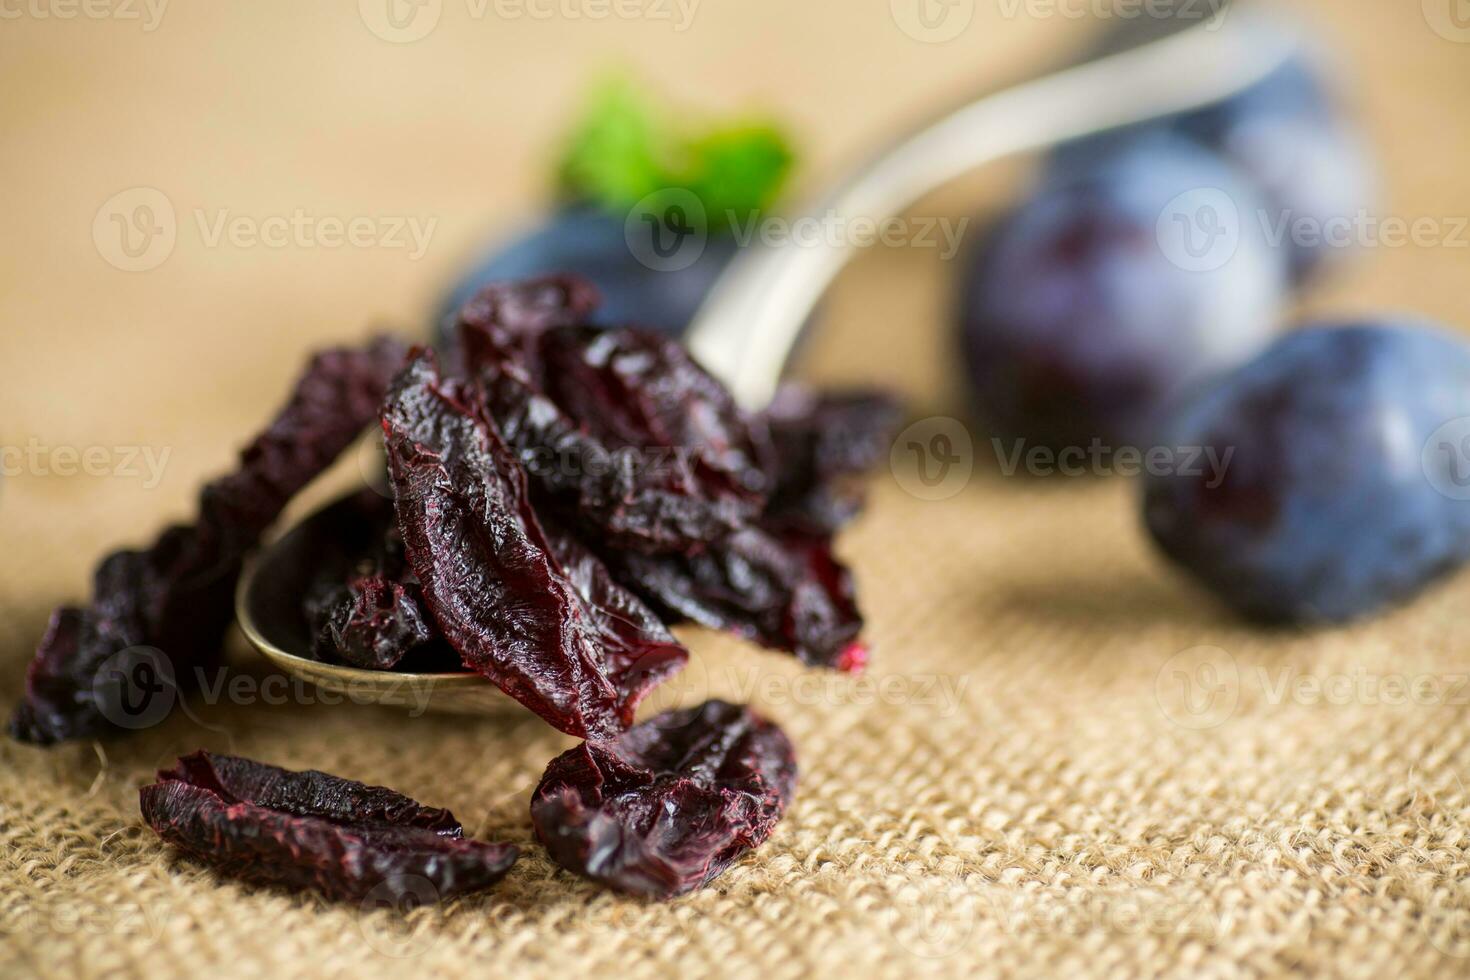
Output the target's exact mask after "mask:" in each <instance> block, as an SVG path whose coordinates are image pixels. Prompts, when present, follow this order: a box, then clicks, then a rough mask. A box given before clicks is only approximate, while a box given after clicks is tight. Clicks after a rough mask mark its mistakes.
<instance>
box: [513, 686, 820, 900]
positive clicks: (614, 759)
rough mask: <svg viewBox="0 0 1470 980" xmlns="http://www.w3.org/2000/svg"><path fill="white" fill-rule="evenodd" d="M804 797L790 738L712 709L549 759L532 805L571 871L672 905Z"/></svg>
mask: <svg viewBox="0 0 1470 980" xmlns="http://www.w3.org/2000/svg"><path fill="white" fill-rule="evenodd" d="M795 791H796V756H795V753H794V751H793V750H792V747H791V742H790V740H789V739H787V737H786V734H785V733H784V732H782V731H781V729H780V728H778V727H776V726H775V725H774V724H772V723H771V722H769V721H766V720H765V719H763V718H761V717H759V716H758V715H756V714H755V713H754V712H752V711H751V710H750V709H749V708H746V707H744V706H742V705H735V704H727V703H725V702H723V701H709V702H706V703H705V704H703V705H701V706H700V707H697V708H690V709H686V710H683V711H671V712H667V713H665V714H663V715H660V716H658V717H656V718H654V719H652V720H650V721H647V722H644V723H643V724H640V725H636V726H634V727H633V728H631V729H629V730H628V732H627V733H626V734H625V735H623V736H621V737H620V738H618V739H616V740H614V741H611V742H587V743H584V744H583V745H581V746H579V747H578V748H575V749H572V750H571V751H569V752H565V753H563V754H561V755H559V756H557V757H556V758H555V759H553V760H552V762H551V765H550V766H548V767H547V769H546V775H544V776H542V777H541V783H540V785H538V786H537V787H536V791H535V793H533V794H532V796H531V821H532V823H533V824H534V825H535V828H536V836H537V837H538V838H539V839H540V841H541V843H542V844H544V845H546V849H547V850H548V851H549V852H550V853H551V857H552V859H553V860H554V861H556V863H557V864H559V865H561V866H562V867H564V868H566V869H568V870H570V871H575V872H576V873H578V874H582V875H586V876H587V877H589V878H592V879H594V880H596V881H599V882H602V883H603V884H606V885H609V886H611V887H613V888H616V889H618V890H620V891H626V892H632V893H635V894H639V895H649V896H654V897H657V898H670V897H672V896H675V895H680V894H683V893H684V892H688V891H692V890H693V889H696V888H699V887H701V886H703V885H705V884H707V883H709V882H710V881H711V880H713V879H714V878H715V877H716V876H718V875H719V874H720V873H721V872H722V871H724V870H725V869H726V868H727V867H729V866H730V863H731V862H732V861H734V860H735V859H736V858H737V857H739V856H740V855H741V854H743V853H745V852H746V851H748V850H750V849H752V848H754V847H758V846H760V845H761V844H762V843H763V842H764V841H765V840H766V838H767V837H769V836H770V834H771V831H772V829H773V828H774V827H775V826H776V824H777V823H778V822H779V821H780V819H781V817H782V816H783V815H784V814H785V812H786V808H787V807H788V806H789V805H790V803H791V799H792V796H793V795H794V793H795Z"/></svg>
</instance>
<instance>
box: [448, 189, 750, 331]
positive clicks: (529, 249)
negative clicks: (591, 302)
mask: <svg viewBox="0 0 1470 980" xmlns="http://www.w3.org/2000/svg"><path fill="white" fill-rule="evenodd" d="M626 219H627V215H626V214H625V213H622V212H613V211H608V210H604V209H601V208H597V207H592V206H588V205H577V206H570V207H566V208H563V209H561V210H558V211H556V212H555V213H554V214H552V215H550V216H549V217H548V218H546V219H545V220H544V221H543V222H542V223H541V224H540V225H538V226H537V227H535V228H533V229H531V230H530V231H529V232H527V233H525V234H523V235H522V236H520V237H518V238H515V239H513V240H512V241H510V242H508V243H498V244H497V245H496V246H495V247H494V248H492V249H491V250H490V252H489V253H488V254H487V255H486V256H484V257H483V258H481V259H479V260H477V261H476V262H475V263H474V265H473V266H472V268H471V269H470V270H469V271H467V272H466V273H465V274H464V276H463V277H462V278H461V279H460V280H459V281H458V282H456V283H455V285H454V286H453V288H451V289H450V290H449V292H448V295H447V296H446V297H445V299H444V301H443V303H442V304H441V305H440V308H439V314H438V319H437V320H436V324H437V327H438V331H439V339H440V341H441V343H442V344H444V345H446V346H448V345H452V344H453V343H454V342H455V335H454V329H455V328H454V317H455V314H456V313H457V312H458V311H459V309H460V308H461V307H463V306H464V304H465V303H466V302H468V301H469V299H470V298H471V297H472V296H474V294H475V293H477V292H478V291H479V290H480V289H482V288H483V287H484V286H486V285H488V284H490V283H495V282H502V281H508V280H516V279H527V278H534V277H538V276H547V275H554V274H559V273H570V274H575V275H579V276H582V277H585V278H586V279H589V280H591V281H592V282H593V283H594V284H595V285H596V286H597V289H598V291H599V292H601V293H602V296H603V304H602V306H601V308H600V309H599V310H598V311H597V314H596V316H595V322H597V323H601V324H605V325H612V324H622V323H637V324H640V325H642V326H645V327H648V328H650V329H653V330H657V331H659V332H660V333H663V334H666V335H668V336H675V337H677V336H679V335H680V334H682V333H683V332H684V329H685V328H686V327H687V326H688V325H689V322H690V321H691V320H692V319H693V318H694V314H695V312H696V311H697V310H698V309H699V306H700V304H701V303H703V302H704V298H705V296H706V295H708V293H709V291H710V289H711V288H712V287H713V286H714V284H715V280H716V279H718V278H719V276H720V273H722V272H723V271H724V269H725V266H726V265H727V264H728V263H729V261H730V259H731V258H733V257H734V254H735V241H734V238H733V237H732V236H730V235H729V234H728V233H718V234H711V235H709V236H708V238H707V240H706V242H705V247H704V251H703V253H702V254H701V255H700V257H699V258H698V259H697V260H696V261H695V262H694V263H693V264H692V265H689V266H688V267H686V268H683V269H679V270H667V271H664V270H657V269H651V268H649V267H648V266H647V265H645V264H644V263H642V262H640V261H639V259H638V258H637V255H635V253H634V251H633V249H632V248H630V247H629V244H628V239H627V237H626V236H627V234H628V232H627V230H626V228H625V224H626ZM634 228H635V229H636V231H635V233H636V234H652V227H651V226H646V225H643V224H635V225H634Z"/></svg>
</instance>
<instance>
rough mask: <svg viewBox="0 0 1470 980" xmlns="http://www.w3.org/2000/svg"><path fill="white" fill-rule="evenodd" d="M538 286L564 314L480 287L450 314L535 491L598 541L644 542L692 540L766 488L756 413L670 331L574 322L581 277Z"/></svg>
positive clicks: (756, 505) (743, 512)
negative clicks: (575, 282) (559, 300)
mask: <svg viewBox="0 0 1470 980" xmlns="http://www.w3.org/2000/svg"><path fill="white" fill-rule="evenodd" d="M558 284H561V285H560V286H559V287H558ZM520 288H522V289H529V288H530V286H523V287H520ZM544 289H545V290H546V291H547V292H549V293H551V294H553V295H555V294H564V295H566V296H567V297H568V299H567V303H568V307H567V308H566V309H565V310H564V311H563V316H562V317H561V320H562V321H563V322H560V323H555V322H553V321H554V319H555V318H554V317H553V316H552V315H551V313H549V312H548V311H547V310H546V309H545V308H544V307H538V310H539V312H540V314H541V315H540V316H539V317H534V318H533V317H529V316H526V315H524V313H523V312H522V311H521V310H520V307H519V305H518V304H512V303H510V302H507V301H506V300H504V299H503V298H498V297H499V294H501V293H504V292H507V291H508V288H507V287H492V288H490V289H488V290H486V291H485V293H482V294H481V296H480V297H478V298H477V299H476V300H475V301H474V302H472V303H471V304H470V305H469V306H468V307H467V308H466V310H465V312H464V314H463V316H462V324H461V326H462V331H463V337H462V341H463V347H464V350H465V353H466V358H465V359H466V362H467V364H468V366H469V370H470V373H471V374H472V376H473V377H474V378H475V379H476V381H477V382H478V383H479V384H480V386H481V388H482V390H483V392H484V394H485V397H486V401H487V404H488V405H489V408H490V411H491V413H492V415H493V416H494V417H495V420H496V422H497V424H498V425H499V426H500V428H501V431H502V434H503V435H504V436H505V438H506V440H507V441H508V442H509V443H510V444H511V445H512V446H514V447H515V449H516V451H517V453H518V454H519V455H520V457H521V461H522V463H523V464H524V465H525V467H526V469H527V471H528V472H529V473H530V474H531V477H532V479H533V480H534V481H535V483H536V486H537V488H538V491H539V492H540V493H541V494H542V495H543V497H544V498H545V502H546V503H548V504H550V505H551V506H552V507H553V508H554V509H556V510H557V511H558V512H559V513H561V514H563V515H564V516H566V517H568V518H569V519H571V520H573V521H575V522H576V523H578V524H579V525H580V526H581V527H582V528H583V529H584V530H585V531H587V532H588V533H590V534H592V535H593V536H595V537H596V538H597V539H598V540H599V541H603V542H606V543H607V544H609V545H610V546H613V547H618V548H631V549H635V550H640V551H647V552H650V553H661V552H683V551H689V550H693V549H697V548H698V547H700V546H702V545H704V544H707V543H709V542H711V541H714V540H717V539H718V538H720V537H722V536H724V535H726V534H728V533H730V532H731V531H733V530H735V529H736V528H738V527H740V526H741V525H742V524H744V523H746V522H748V521H749V520H752V519H754V518H755V517H756V516H757V515H758V514H759V513H760V511H761V509H762V507H763V505H764V503H765V499H766V495H767V492H768V490H769V486H768V484H769V477H768V475H767V473H766V472H765V470H764V466H765V465H766V463H767V462H768V458H769V446H768V442H767V439H766V437H765V435H764V431H763V428H762V427H761V425H760V424H759V423H758V421H757V420H755V419H752V418H751V417H749V416H748V415H747V414H746V413H744V412H742V411H741V409H740V408H739V407H738V406H737V405H736V404H735V402H734V399H733V398H731V396H730V394H729V392H727V391H726V390H725V389H724V387H723V386H721V385H720V384H719V382H718V381H716V380H715V379H714V378H713V377H711V376H710V375H709V374H707V373H706V372H705V371H704V370H703V369H702V368H700V367H699V366H698V365H697V364H695V363H694V361H693V360H692V359H691V358H690V357H689V355H688V353H687V352H686V351H684V349H683V348H682V347H680V346H679V345H678V344H676V343H674V342H672V341H670V340H668V339H667V338H663V337H660V336H658V335H656V334H653V333H651V332H647V331H640V330H634V329H618V330H603V329H599V328H595V327H586V326H579V325H577V320H578V318H579V317H581V316H584V315H585V312H586V311H585V310H584V309H582V308H581V307H580V306H575V305H573V304H574V303H577V302H579V301H581V300H582V299H583V298H584V295H585V291H584V292H581V293H579V292H577V291H575V290H574V289H572V288H571V287H569V286H566V285H565V284H564V283H562V281H561V280H552V281H549V282H548V284H547V285H546V286H545V287H544ZM510 313H514V314H516V318H515V319H509V315H510Z"/></svg>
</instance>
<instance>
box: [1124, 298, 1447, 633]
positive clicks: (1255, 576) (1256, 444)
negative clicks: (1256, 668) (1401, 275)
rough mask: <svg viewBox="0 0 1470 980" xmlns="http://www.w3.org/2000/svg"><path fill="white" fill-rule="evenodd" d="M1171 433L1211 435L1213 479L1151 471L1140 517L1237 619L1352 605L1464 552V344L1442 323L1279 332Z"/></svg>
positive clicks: (1408, 591)
mask: <svg viewBox="0 0 1470 980" xmlns="http://www.w3.org/2000/svg"><path fill="white" fill-rule="evenodd" d="M1456 420H1464V421H1463V422H1457V421H1456ZM1446 427H1447V428H1446ZM1169 442H1170V444H1172V445H1179V446H1208V447H1213V449H1214V450H1215V451H1216V452H1217V453H1218V454H1219V457H1220V458H1221V459H1222V460H1227V462H1226V465H1225V467H1224V471H1223V478H1222V477H1221V476H1219V475H1217V474H1213V473H1209V472H1206V473H1203V474H1200V475H1189V474H1185V473H1176V474H1174V475H1170V476H1153V477H1150V478H1149V479H1148V480H1147V481H1146V483H1145V490H1144V495H1143V507H1144V519H1145V522H1146V523H1147V525H1148V528H1149V530H1150V531H1151V532H1152V534H1153V536H1154V538H1155V540H1156V541H1157V542H1158V544H1159V546H1160V547H1161V548H1162V549H1163V551H1164V553H1165V554H1167V555H1168V556H1169V557H1170V558H1172V559H1173V560H1174V561H1175V562H1177V563H1178V564H1179V565H1180V566H1182V567H1183V568H1184V569H1185V570H1186V571H1187V572H1189V573H1190V574H1191V575H1192V576H1193V577H1194V578H1196V579H1198V580H1199V581H1200V582H1202V583H1204V584H1205V585H1206V586H1208V587H1209V588H1210V589H1211V590H1212V591H1214V592H1215V593H1216V594H1218V595H1219V596H1220V597H1221V598H1222V599H1224V600H1225V601H1226V602H1227V603H1228V604H1230V605H1231V606H1233V607H1234V608H1236V609H1237V610H1239V611H1240V612H1242V613H1244V614H1245V615H1247V616H1249V617H1252V618H1255V619H1259V620H1265V621H1270V622H1285V623H1312V622H1340V621H1344V620H1349V619H1353V618H1356V617H1360V616H1364V615H1366V614H1368V613H1371V612H1374V611H1375V610H1378V609H1380V608H1382V607H1384V606H1387V605H1389V604H1391V603H1394V602H1397V601H1401V600H1404V599H1406V598H1408V597H1410V596H1412V595H1414V594H1415V593H1416V592H1418V591H1419V590H1420V589H1421V588H1422V587H1423V586H1424V585H1426V584H1427V583H1429V582H1430V581H1432V580H1434V579H1435V578H1437V577H1438V576H1440V575H1442V574H1443V573H1445V572H1447V571H1449V570H1451V569H1453V568H1455V567H1457V566H1459V565H1461V564H1462V563H1463V562H1465V561H1466V559H1467V558H1470V346H1467V345H1466V344H1465V343H1464V342H1463V341H1461V340H1460V339H1458V338H1456V337H1453V336H1451V335H1449V334H1446V333H1442V332H1440V331H1437V330H1434V329H1431V328H1427V327H1423V326H1417V325H1406V326H1391V325H1385V324H1354V325H1345V326H1331V327H1327V326H1324V327H1318V328H1314V329H1306V330H1302V331H1300V332H1296V333H1293V334H1290V335H1288V336H1286V337H1284V338H1283V339H1281V340H1280V341H1279V342H1277V343H1276V344H1275V345H1273V346H1272V347H1271V348H1269V349H1268V350H1267V351H1265V352H1264V353H1263V354H1261V356H1260V357H1259V358H1257V359H1256V360H1254V361H1252V362H1251V363H1250V364H1248V365H1246V366H1244V367H1242V368H1241V369H1240V370H1238V371H1236V372H1234V373H1232V374H1230V375H1228V376H1227V377H1225V378H1222V379H1220V380H1218V381H1217V382H1216V383H1214V384H1212V385H1210V386H1207V387H1206V388H1204V389H1203V390H1202V391H1200V392H1199V393H1198V394H1196V395H1194V396H1192V397H1191V398H1190V399H1189V400H1188V401H1187V402H1186V403H1185V404H1184V405H1183V406H1182V408H1181V410H1180V412H1179V413H1178V415H1177V416H1176V417H1175V419H1174V423H1173V425H1172V427H1171V430H1170V433H1169ZM1226 453H1229V456H1228V459H1227V457H1226V456H1225V454H1226Z"/></svg>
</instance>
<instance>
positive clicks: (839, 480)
mask: <svg viewBox="0 0 1470 980" xmlns="http://www.w3.org/2000/svg"><path fill="white" fill-rule="evenodd" d="M765 417H766V422H767V424H768V425H769V427H770V432H771V442H772V445H773V446H774V447H775V462H776V467H775V468H776V489H775V491H774V492H773V493H772V494H771V501H770V504H769V506H768V507H767V508H766V516H765V524H766V525H767V526H768V527H777V528H782V529H787V530H792V531H799V532H802V533H804V534H810V535H823V534H833V533H836V532H837V531H838V530H840V529H841V528H843V527H845V526H846V525H847V524H848V523H849V522H850V521H852V519H853V518H855V517H857V515H858V514H859V513H861V512H862V509H863V503H864V501H865V492H864V490H865V486H864V484H865V483H866V480H865V479H864V478H865V476H866V474H867V473H868V472H869V471H870V470H872V469H873V467H875V466H877V465H878V464H879V463H880V462H882V460H883V459H884V458H885V457H887V455H888V452H889V448H890V447H891V446H892V444H893V437H894V435H895V433H896V432H897V430H898V424H899V422H900V421H901V420H902V417H903V407H902V406H901V405H900V404H899V402H898V400H897V399H895V398H894V397H893V396H892V395H890V394H888V393H886V392H883V391H876V390H875V391H858V390H855V391H835V392H820V391H815V390H813V389H811V388H808V387H806V386H805V385H800V384H787V385H783V386H782V387H781V389H780V390H779V391H778V392H777V393H776V397H775V399H774V400H773V401H772V402H771V405H770V407H769V408H768V409H766V413H765Z"/></svg>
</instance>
